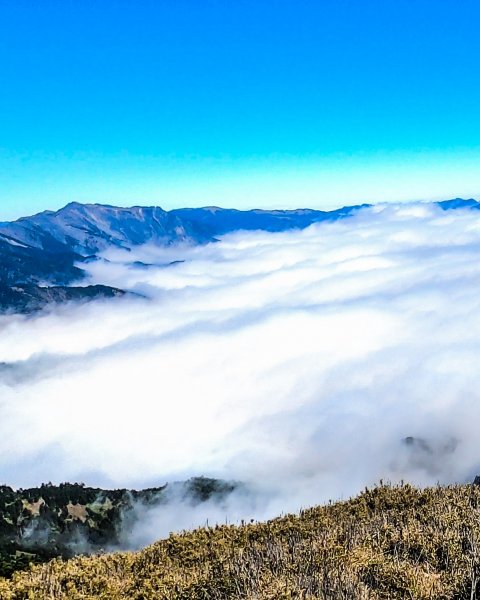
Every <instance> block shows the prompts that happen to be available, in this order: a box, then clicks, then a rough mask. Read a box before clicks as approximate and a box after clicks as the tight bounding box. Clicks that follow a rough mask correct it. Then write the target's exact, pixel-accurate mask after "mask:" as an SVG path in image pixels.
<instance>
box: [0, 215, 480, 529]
mask: <svg viewBox="0 0 480 600" xmlns="http://www.w3.org/2000/svg"><path fill="white" fill-rule="evenodd" d="M479 256H480V212H477V211H448V212H442V211H441V210H440V209H438V208H436V207H434V206H430V205H423V204H419V205H402V206H380V207H376V208H374V209H369V210H363V211H361V212H359V213H358V214H357V215H356V216H355V217H353V218H350V219H345V220H342V221H339V222H336V223H324V224H319V225H314V226H312V227H310V228H308V229H306V230H304V231H295V232H287V233H278V234H270V233H264V232H253V233H245V232H239V233H236V234H233V235H228V236H226V237H224V238H223V239H222V241H221V242H220V243H217V244H210V245H208V246H204V247H195V248H168V249H165V248H163V249H162V248H152V247H144V248H139V249H138V251H137V252H136V253H135V256H132V254H131V253H130V254H122V253H118V252H117V253H110V255H108V256H107V258H108V259H109V260H110V262H108V263H107V262H97V263H93V264H91V265H90V270H91V279H92V281H93V282H99V283H106V284H111V285H115V286H118V287H123V288H128V289H131V290H134V291H136V292H138V293H142V294H145V295H148V296H149V297H150V299H149V300H146V299H142V298H138V299H137V298H133V299H128V300H121V301H118V300H116V301H102V302H95V303H91V304H88V305H83V306H74V305H70V306H63V307H59V308H57V309H55V310H53V311H51V312H49V313H45V314H42V315H38V316H35V317H30V318H26V317H20V316H4V317H1V318H0V362H1V363H2V364H1V365H0V479H1V480H3V481H4V482H5V483H9V484H13V485H18V486H23V487H25V486H26V485H28V484H37V483H40V482H41V481H49V480H51V481H54V482H60V481H65V480H70V481H73V480H83V481H85V482H86V483H87V484H95V485H103V486H108V485H115V486H122V487H124V486H137V487H138V486H142V485H151V484H161V483H163V482H164V481H168V480H170V481H171V480H175V479H177V480H178V479H184V478H186V477H189V476H194V475H202V474H203V475H208V476H216V477H224V478H227V479H237V480H242V481H244V482H246V483H247V484H248V485H249V486H250V487H251V488H252V489H253V490H254V491H255V494H258V499H259V500H258V501H256V500H255V499H252V498H250V500H249V502H248V503H244V504H242V501H241V499H240V500H239V498H236V499H235V500H234V502H235V504H234V505H232V506H230V507H226V508H225V507H223V508H222V507H221V508H219V507H216V508H215V510H213V509H212V510H213V513H212V514H213V516H212V517H211V518H212V519H216V518H218V519H220V518H221V517H222V515H223V513H224V512H225V511H226V512H228V511H230V514H231V516H232V518H235V517H238V516H246V517H248V516H253V517H263V516H266V515H273V514H276V513H280V512H282V511H283V512H284V511H287V510H295V509H297V508H298V507H300V506H306V505H309V504H314V503H318V502H322V501H325V500H327V499H330V498H339V497H345V496H348V495H350V494H352V493H355V492H357V491H359V490H360V489H361V488H362V487H363V486H365V485H370V484H373V483H375V482H378V481H379V480H380V479H381V478H383V479H384V480H391V481H398V480H400V479H406V480H409V481H412V482H415V483H419V484H432V483H436V482H437V481H440V482H453V481H465V480H468V479H470V478H472V477H473V476H474V475H475V474H476V473H477V472H479V473H480V443H479V441H478V439H479V427H480V391H479V390H480V370H479V369H478V357H479V356H480V336H479V331H480V310H479V309H480V293H479V290H480V285H479V284H480V260H479ZM134 261H142V262H143V263H148V264H150V265H152V266H150V267H145V266H142V265H140V264H133V263H134ZM172 261H184V262H176V263H175V264H172V265H170V266H166V265H168V264H169V263H170V262H172ZM408 436H411V437H413V438H415V439H413V440H409V441H408V443H406V442H405V441H404V440H405V438H406V437H408ZM242 507H243V512H242ZM215 511H217V512H215ZM218 511H220V513H219V512H218ZM222 511H223V512H222ZM199 515H200V516H199ZM161 518H162V519H163V521H162V523H160V524H158V528H157V529H155V531H154V533H153V534H152V535H153V537H156V535H157V533H158V534H161V533H164V529H165V528H167V529H168V528H178V527H184V526H189V525H193V524H195V521H197V522H198V521H199V520H200V521H202V520H204V519H205V520H206V518H208V511H206V509H205V507H203V508H202V509H201V511H200V513H198V515H197V516H195V515H194V514H193V513H189V515H188V517H185V515H184V516H183V517H182V518H180V517H179V516H178V512H177V513H175V518H174V519H172V514H170V515H165V514H163V516H162V517H161ZM189 519H190V520H189ZM142 539H143V538H142Z"/></svg>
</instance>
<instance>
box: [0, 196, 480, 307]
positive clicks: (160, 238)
mask: <svg viewBox="0 0 480 600" xmlns="http://www.w3.org/2000/svg"><path fill="white" fill-rule="evenodd" d="M437 204H438V205H439V206H440V207H441V208H443V209H444V210H450V209H458V208H468V209H480V203H479V202H477V201H476V200H474V199H468V200H464V199H461V198H455V199H453V200H445V201H443V202H438V203H437ZM368 206H370V205H368V204H362V205H357V206H347V207H343V208H339V209H337V210H333V211H321V210H313V209H296V210H261V209H257V210H248V211H241V210H235V209H225V208H219V207H215V206H209V207H204V208H181V209H176V210H171V211H165V210H163V209H161V208H159V207H156V206H150V207H143V206H134V207H131V208H120V207H116V206H108V205H101V204H79V203H77V202H72V203H70V204H67V206H65V207H64V208H62V209H60V210H58V211H50V210H47V211H44V212H41V213H39V214H36V215H33V216H30V217H22V218H20V219H18V220H17V221H13V222H7V223H1V224H0V311H2V312H5V311H10V312H32V311H35V310H38V309H41V308H43V307H44V306H46V305H47V304H49V303H52V302H64V301H71V300H91V299H95V298H100V297H116V296H121V295H123V294H124V293H125V292H123V291H122V290H117V289H114V288H108V287H107V286H86V285H82V279H83V278H84V275H85V273H84V271H83V269H82V263H85V262H86V261H89V260H92V259H94V258H95V257H97V256H98V255H99V254H101V253H102V252H104V251H106V250H109V249H111V248H120V249H124V250H127V251H128V250H131V249H132V248H133V247H135V246H139V245H142V244H147V243H148V244H155V245H161V246H166V245H172V244H178V243H185V244H205V243H208V242H214V241H217V239H218V237H219V236H222V235H225V234H227V233H231V232H233V231H238V230H250V231H252V230H263V231H269V232H279V231H286V230H289V229H303V228H305V227H308V226H309V225H311V224H312V223H318V222H322V221H335V220H338V219H343V218H346V217H349V216H351V215H353V214H354V213H356V212H358V211H359V210H362V209H363V208H366V207H368Z"/></svg>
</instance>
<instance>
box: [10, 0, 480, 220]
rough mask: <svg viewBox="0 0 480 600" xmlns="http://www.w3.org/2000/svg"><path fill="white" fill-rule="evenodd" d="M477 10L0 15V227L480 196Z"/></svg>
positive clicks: (143, 0)
mask: <svg viewBox="0 0 480 600" xmlns="http://www.w3.org/2000/svg"><path fill="white" fill-rule="evenodd" d="M479 25H480V2H478V0H475V1H473V0H461V1H458V0H457V1H456V2H454V1H446V0H408V1H406V0H316V1H314V0H310V1H305V0H291V1H287V0H285V1H281V0H230V1H228V2H227V1H225V0H224V1H220V0H196V1H193V0H190V1H187V0H169V1H166V0H163V1H162V0H156V1H149V0H135V1H134V0H115V1H114V0H103V1H101V0H97V1H96V2H95V1H92V0H82V1H79V0H74V1H72V0H57V1H53V0H41V1H39V0H30V1H27V0H0V218H4V219H5V218H12V217H14V216H20V215H22V214H27V213H31V212H34V211H37V210H41V209H44V208H58V207H60V206H62V205H64V204H66V203H67V202H70V201H73V200H76V201H81V202H87V201H92V202H107V203H113V204H124V205H129V204H159V205H161V206H163V207H164V208H174V207H180V206H201V205H209V204H217V205H221V206H236V207H239V208H249V207H254V206H258V207H272V206H278V207H297V206H311V207H326V208H330V207H335V206H338V205H342V204H351V203H356V202H363V201H381V200H387V201H390V200H411V199H432V198H447V197H451V196H476V195H478V194H479V192H480V181H479V180H480V135H479V134H480V108H479V107H480V79H479V77H478V64H479V60H480V36H479V34H478V30H479Z"/></svg>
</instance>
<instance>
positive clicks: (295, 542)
mask: <svg viewBox="0 0 480 600" xmlns="http://www.w3.org/2000/svg"><path fill="white" fill-rule="evenodd" d="M479 580H480V489H479V488H478V487H477V486H456V487H446V488H440V487H439V488H434V489H426V490H423V491H421V490H417V489H415V488H413V487H411V486H409V485H405V486H402V487H394V488H392V487H387V486H382V487H379V488H376V489H373V490H367V491H365V492H364V493H363V494H361V495H360V496H359V497H357V498H355V499H353V500H350V501H348V502H343V503H336V504H331V505H328V506H325V507H317V508H313V509H309V510H305V511H303V512H301V513H300V515H298V516H286V517H282V518H279V519H276V520H273V521H270V522H267V523H263V524H248V525H243V526H241V527H236V526H220V527H215V528H204V529H199V530H197V531H194V532H191V533H185V534H182V535H172V536H170V538H169V539H167V540H163V541H160V542H158V543H157V544H155V545H153V546H151V547H149V548H147V549H145V550H143V551H141V552H138V553H120V554H111V555H105V556H99V557H90V558H77V559H74V560H71V561H67V562H63V561H61V560H56V561H53V562H51V563H49V564H47V565H43V566H36V567H34V568H32V570H31V571H26V572H21V573H17V574H16V575H15V576H14V578H13V580H11V581H7V580H4V581H0V598H2V600H20V599H24V598H35V599H38V600H41V599H47V598H55V599H59V600H61V599H67V598H68V599H71V600H77V599H78V600H80V599H83V600H86V599H91V600H93V599H94V598H103V599H111V600H120V599H129V600H130V599H131V600H149V599H154V598H155V599H160V598H163V599H172V600H173V599H179V600H180V599H183V600H188V599H191V600H200V599H202V600H207V599H208V600H210V599H223V598H248V599H251V600H253V599H254V598H255V599H260V598H262V599H270V600H276V599H285V600H286V599H287V598H288V599H293V598H298V599H300V598H302V599H305V600H306V599H313V598H318V599H341V598H342V599H345V600H346V599H349V600H352V599H367V598H369V599H379V598H384V599H387V598H388V599H395V598H402V599H403V598H405V599H406V598H410V599H412V598H415V599H427V598H430V599H433V598H435V599H445V600H447V599H451V600H463V599H465V600H467V599H472V598H478V597H479V594H480V582H479Z"/></svg>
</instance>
